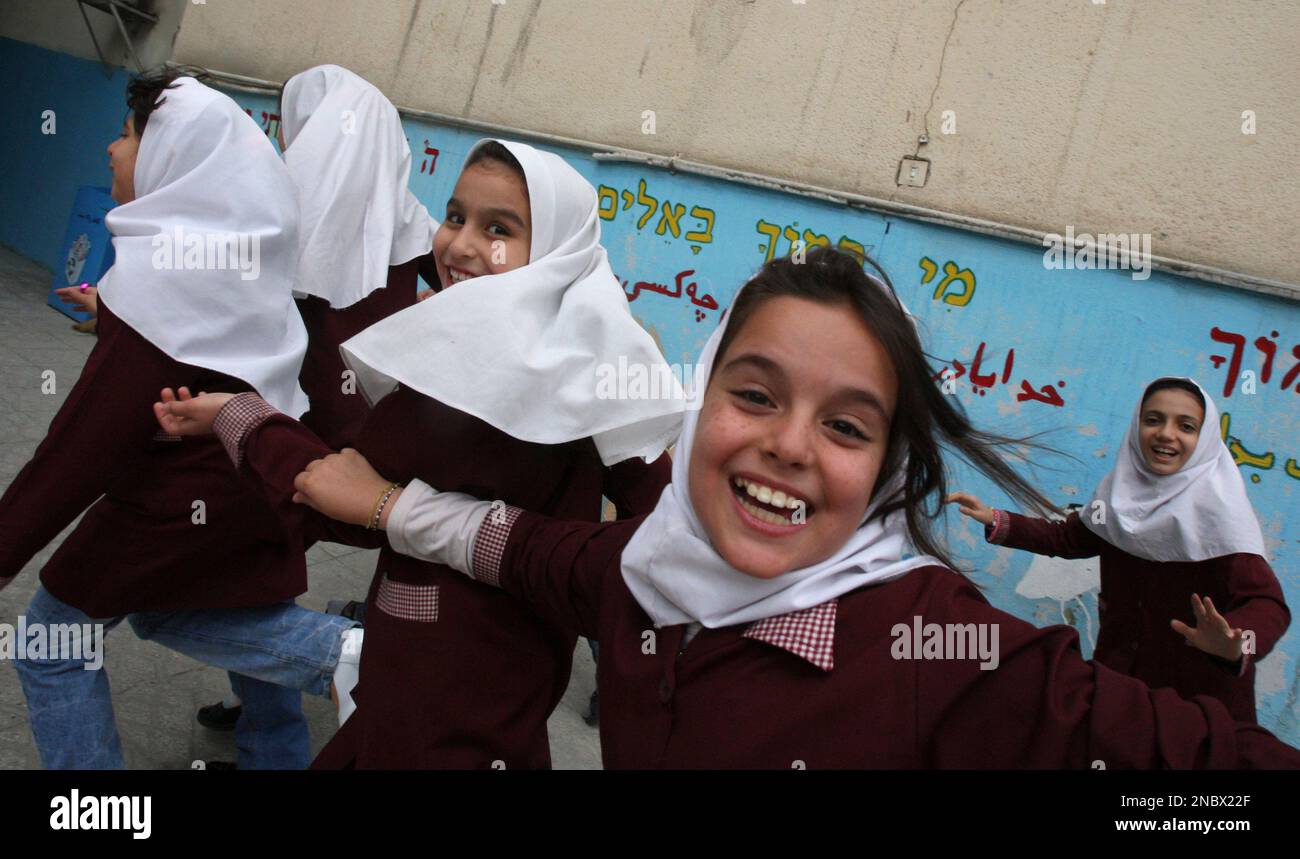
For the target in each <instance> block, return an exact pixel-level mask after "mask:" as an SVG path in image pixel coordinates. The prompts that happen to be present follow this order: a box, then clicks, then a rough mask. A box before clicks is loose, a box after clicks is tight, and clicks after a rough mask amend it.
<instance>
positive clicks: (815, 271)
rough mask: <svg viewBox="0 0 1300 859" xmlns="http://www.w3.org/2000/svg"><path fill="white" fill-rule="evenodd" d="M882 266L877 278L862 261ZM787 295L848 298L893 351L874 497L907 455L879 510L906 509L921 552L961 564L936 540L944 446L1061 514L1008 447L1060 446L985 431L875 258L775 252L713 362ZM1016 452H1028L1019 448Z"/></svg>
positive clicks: (1016, 493)
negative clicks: (948, 388) (937, 370)
mask: <svg viewBox="0 0 1300 859" xmlns="http://www.w3.org/2000/svg"><path fill="white" fill-rule="evenodd" d="M864 263H865V264H867V265H870V266H872V267H873V268H874V269H875V270H876V271H878V272H879V273H880V278H879V279H873V278H872V277H871V276H868V275H867V273H866V272H865V271H863V264H864ZM780 296H789V297H794V298H803V299H807V300H810V301H816V302H819V303H822V304H840V305H844V306H847V307H849V308H851V309H852V310H854V311H855V312H856V313H857V314H858V316H859V317H861V319H862V321H863V322H864V323H866V325H867V327H868V328H870V329H871V331H872V333H873V334H875V336H876V338H877V339H878V340H879V341H880V344H881V345H882V346H883V347H884V348H885V351H886V352H887V353H888V354H889V357H890V359H891V360H892V361H893V364H894V369H895V371H896V372H897V373H898V403H897V405H896V407H895V410H894V419H893V421H892V422H891V423H890V427H889V442H888V447H887V452H886V454H885V462H884V464H883V465H882V467H881V469H880V475H879V477H878V478H877V480H876V485H875V486H874V487H873V488H872V494H873V496H874V494H875V493H876V492H877V491H878V490H879V489H880V487H881V486H883V485H885V483H886V482H887V481H888V480H890V479H891V478H892V477H893V476H894V474H895V473H897V472H898V470H899V468H900V466H901V463H902V460H903V459H904V457H906V459H907V468H906V473H905V474H904V478H903V489H902V492H901V494H899V495H898V496H897V497H895V498H894V499H892V500H890V501H889V502H888V503H886V504H884V505H882V506H881V508H880V510H879V511H877V513H876V515H877V516H885V515H887V514H889V513H891V512H893V511H894V510H898V509H899V508H902V510H903V511H904V513H905V515H906V517H907V530H908V533H909V535H910V536H911V538H912V544H913V546H914V547H915V548H916V550H917V551H918V552H920V553H921V554H926V555H933V556H934V557H936V558H938V559H939V560H940V561H942V562H943V563H944V564H946V565H947V566H948V567H950V568H953V569H956V567H955V566H954V564H953V563H952V561H951V559H950V558H949V556H948V553H947V550H946V548H945V547H944V546H943V545H942V544H941V542H940V541H939V540H938V539H937V538H936V537H935V535H934V531H933V523H934V520H935V519H937V518H938V517H939V515H940V514H941V513H942V512H943V499H944V497H945V496H946V495H947V494H948V492H947V485H948V481H947V473H946V469H945V467H944V461H943V456H942V449H943V448H944V447H948V448H951V449H952V450H953V451H955V452H956V453H957V454H958V455H959V456H961V457H962V458H963V459H965V460H966V461H967V462H969V463H970V464H971V465H972V466H974V467H975V468H977V469H978V470H979V471H980V472H982V473H983V474H984V475H985V476H987V477H988V478H989V479H990V480H992V481H993V482H994V483H995V484H996V485H997V486H998V487H1000V488H1001V489H1002V490H1003V491H1005V492H1006V493H1007V494H1008V495H1010V496H1011V497H1012V498H1015V499H1016V500H1017V501H1019V502H1021V503H1022V504H1024V505H1025V506H1027V507H1030V508H1033V509H1036V510H1037V511H1039V512H1041V513H1045V512H1047V511H1052V512H1056V513H1060V512H1061V511H1060V510H1059V509H1058V508H1057V507H1056V505H1054V504H1053V503H1052V502H1051V501H1049V500H1048V499H1047V497H1046V496H1044V495H1043V494H1042V493H1041V492H1039V491H1038V490H1037V489H1036V488H1034V486H1033V485H1032V484H1031V483H1029V481H1028V480H1026V479H1025V478H1023V477H1021V476H1020V474H1018V473H1017V472H1016V470H1015V469H1013V468H1012V467H1011V466H1010V465H1009V464H1008V463H1007V460H1006V459H1005V458H1004V456H1003V454H1002V451H1004V450H1015V449H1017V448H1020V449H1023V448H1026V447H1028V448H1037V449H1039V450H1042V451H1047V452H1051V453H1055V451H1053V450H1052V449H1051V448H1048V447H1046V446H1044V445H1042V444H1040V443H1038V442H1036V441H1034V440H1033V437H1030V438H1010V437H1007V436H1001V435H996V434H994V433H989V432H985V431H983V430H979V429H976V428H975V427H974V426H973V425H972V424H971V422H970V420H969V419H968V418H967V417H966V413H965V411H964V410H963V409H962V408H961V405H960V403H958V402H957V401H956V399H955V398H954V397H951V396H948V395H946V394H944V393H943V392H942V391H941V390H940V389H939V387H938V386H937V385H935V383H934V371H933V369H932V368H931V366H930V363H929V360H930V359H929V356H927V355H926V353H925V351H924V350H923V349H922V348H921V341H920V338H919V337H918V336H917V333H916V328H915V327H914V326H913V324H912V321H911V319H909V318H908V315H907V313H906V312H905V311H904V310H903V306H902V304H901V303H900V302H899V300H898V296H897V295H895V294H894V288H893V285H892V284H891V283H890V282H889V277H888V275H886V274H885V272H884V270H883V269H881V268H880V266H878V265H876V263H875V262H874V261H873V260H871V259H870V258H867V259H865V260H859V259H858V258H856V257H855V256H851V255H849V254H847V253H844V252H842V251H838V250H835V249H833V248H818V249H816V250H813V251H810V252H808V253H807V255H806V257H805V258H804V260H803V261H802V262H799V261H797V260H795V259H791V258H789V257H785V258H780V259H773V260H771V261H770V262H768V263H767V264H766V265H764V266H763V268H762V269H761V270H760V271H759V273H758V274H757V275H755V276H754V277H753V278H752V279H751V280H750V281H749V283H748V284H746V285H745V287H744V289H743V290H742V291H741V293H740V296H739V297H738V298H737V299H736V301H735V303H734V304H733V305H732V306H731V309H730V310H729V311H728V313H729V314H730V317H731V318H730V321H729V322H728V324H727V330H726V333H725V334H724V335H723V338H722V342H721V343H719V344H718V355H717V357H716V358H715V359H714V364H713V366H714V367H718V366H721V364H722V357H723V355H725V354H726V351H727V348H728V346H730V345H731V341H732V340H734V339H735V337H736V334H737V333H738V332H739V331H740V330H741V329H742V328H744V327H745V322H746V320H747V319H748V318H749V317H750V315H751V314H753V312H754V310H755V309H757V308H758V307H759V306H761V305H762V304H763V303H764V302H766V301H769V300H771V299H773V298H777V297H780ZM1017 458H1022V457H1020V456H1019V455H1017Z"/></svg>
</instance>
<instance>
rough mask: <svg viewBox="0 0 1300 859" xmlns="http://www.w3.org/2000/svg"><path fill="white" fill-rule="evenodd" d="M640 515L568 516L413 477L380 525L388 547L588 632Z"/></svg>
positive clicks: (592, 632)
mask: <svg viewBox="0 0 1300 859" xmlns="http://www.w3.org/2000/svg"><path fill="white" fill-rule="evenodd" d="M643 519H644V516H637V517H634V518H632V519H621V520H619V521H617V522H606V523H594V522H569V521H564V520H560V519H553V518H550V517H548V516H542V515H540V514H537V513H529V512H526V511H524V510H521V509H520V508H518V507H511V506H509V505H506V504H503V503H502V502H500V501H483V500H480V499H476V498H472V497H471V496H468V495H464V494H462V493H459V492H437V491H436V490H434V489H433V488H432V487H429V486H428V485H426V484H424V483H422V482H420V481H418V480H413V481H411V483H410V484H409V485H408V486H407V487H406V489H405V491H404V492H403V494H402V497H401V499H399V501H398V503H397V504H395V505H393V509H392V513H391V515H390V516H389V517H388V521H387V523H386V527H387V532H388V540H389V544H390V545H391V546H392V547H393V550H394V551H397V552H400V553H402V554H404V555H409V556H411V557H414V558H418V559H420V560H422V561H429V562H431V563H436V564H446V565H447V566H449V567H452V568H453V569H456V570H459V571H460V572H462V573H465V574H466V575H469V576H471V577H472V578H474V579H476V580H478V581H480V582H483V583H484V584H488V585H491V586H493V587H498V588H501V589H503V590H505V591H508V592H509V593H511V594H513V595H515V596H517V597H519V598H520V599H522V600H524V601H525V602H526V603H528V604H529V605H530V606H531V607H532V608H533V610H534V611H536V612H537V613H538V615H540V616H541V617H543V618H545V619H546V620H547V621H549V622H551V623H553V624H555V625H558V626H561V627H565V628H569V629H576V630H577V631H578V632H579V633H581V634H582V635H585V636H588V637H596V636H598V635H599V625H600V623H599V621H600V609H601V605H602V596H603V594H604V593H605V590H604V589H605V588H606V587H607V586H609V577H610V576H612V575H618V568H619V561H620V558H621V556H622V552H623V547H624V546H626V545H627V543H628V541H629V540H631V539H632V535H633V534H634V533H635V532H636V529H637V528H638V527H640V525H641V522H642V520H643Z"/></svg>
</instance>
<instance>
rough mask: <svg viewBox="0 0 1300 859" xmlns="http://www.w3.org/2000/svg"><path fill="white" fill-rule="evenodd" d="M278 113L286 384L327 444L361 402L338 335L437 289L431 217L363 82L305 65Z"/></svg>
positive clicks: (399, 145) (403, 146)
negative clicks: (292, 213) (299, 352)
mask: <svg viewBox="0 0 1300 859" xmlns="http://www.w3.org/2000/svg"><path fill="white" fill-rule="evenodd" d="M279 112H280V116H281V121H280V130H279V140H280V148H281V149H282V150H283V151H284V161H285V164H286V165H287V166H288V168H289V175H290V176H291V177H292V178H293V184H294V188H295V190H296V191H297V198H298V204H299V209H300V216H301V217H300V222H299V229H298V239H299V240H298V245H299V250H298V285H297V289H296V291H295V298H296V299H297V300H296V302H295V303H296V304H297V306H298V312H299V313H300V314H301V315H302V321H303V324H304V325H305V326H306V328H307V353H306V355H305V356H304V357H303V362H302V368H301V370H299V372H298V382H299V384H300V385H301V386H302V389H303V391H304V392H305V393H306V394H307V399H308V402H309V408H308V410H307V413H306V414H304V415H303V416H302V422H303V423H304V424H306V425H307V426H308V427H309V428H310V429H311V430H312V431H313V432H315V433H316V434H317V435H318V436H320V438H321V440H322V441H324V442H325V443H326V444H328V445H329V446H330V447H331V448H334V449H336V450H337V449H340V448H343V447H345V446H346V445H348V444H351V443H352V441H353V439H355V438H356V435H357V433H358V432H359V431H360V430H361V426H362V424H364V423H365V420H366V415H367V414H368V413H369V411H370V405H369V403H367V402H366V400H365V397H363V396H362V395H361V393H360V392H359V391H358V390H357V385H356V384H355V381H353V380H350V379H349V373H348V370H347V367H346V365H344V363H343V358H342V355H341V354H340V353H339V344H341V343H342V342H343V341H345V340H347V339H349V338H350V337H354V336H356V335H357V334H359V333H360V332H362V331H364V330H365V329H366V328H369V327H370V326H371V325H373V324H375V323H376V322H378V321H379V320H381V319H383V318H385V317H387V316H391V315H392V314H394V313H396V312H397V311H399V310H403V309H405V308H407V307H410V306H411V305H412V304H414V303H415V301H416V290H417V275H422V276H423V277H424V278H425V280H426V281H431V282H433V283H434V284H435V285H437V286H439V287H441V284H439V283H438V279H437V276H436V273H435V272H434V266H433V257H432V255H431V254H430V249H431V248H432V246H433V232H434V230H435V229H437V226H438V225H437V223H436V222H435V221H434V220H433V219H432V218H431V217H430V216H429V212H428V210H427V209H425V207H424V206H423V205H422V204H421V203H420V201H419V200H417V199H416V198H415V195H414V194H412V193H411V191H410V188H409V187H408V182H409V179H410V173H411V149H410V146H409V145H408V144H407V142H406V135H405V132H404V131H403V129H402V120H401V117H400V116H399V115H398V113H397V109H396V108H395V107H393V104H392V102H390V101H389V100H388V98H387V97H385V96H384V94H383V93H382V92H380V91H379V90H378V89H377V88H376V87H375V86H373V85H371V84H370V83H369V82H368V81H366V80H365V79H363V78H361V77H360V76H359V75H357V74H355V73H353V72H351V71H349V70H347V69H345V68H342V67H340V66H335V65H323V66H316V67H314V68H310V69H307V70H306V71H304V72H300V73H299V74H296V75H294V76H293V77H291V78H289V80H288V81H286V82H285V85H284V90H283V92H282V94H281V96H280V111H279ZM356 605H357V604H356V603H352V604H349V605H348V606H345V608H344V612H345V613H346V614H351V613H352V612H354V611H355V609H356ZM240 715H241V711H240V708H239V706H238V703H237V701H235V700H231V699H229V698H228V699H226V700H225V701H222V702H219V703H217V704H213V705H210V706H208V707H203V708H201V709H200V710H199V714H198V718H199V721H200V722H201V723H203V724H205V725H208V726H210V727H214V728H218V729H221V728H229V727H231V726H233V725H234V724H235V723H236V720H237V719H238V717H239V716H240Z"/></svg>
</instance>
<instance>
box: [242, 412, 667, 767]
mask: <svg viewBox="0 0 1300 859" xmlns="http://www.w3.org/2000/svg"><path fill="white" fill-rule="evenodd" d="M356 449H357V450H358V451H360V452H361V453H362V454H363V455H364V456H365V457H366V458H367V459H368V460H369V461H370V463H371V465H372V466H374V468H375V470H376V471H378V472H379V473H380V474H382V475H384V476H385V477H386V478H388V479H390V480H396V481H400V482H402V483H406V482H408V481H410V480H411V479H413V478H419V479H421V480H423V481H425V482H427V483H429V484H430V485H432V486H435V487H437V488H439V489H445V490H455V491H459V492H466V493H469V494H471V495H476V496H478V497H482V498H491V499H501V500H503V501H506V502H507V503H510V504H526V505H529V506H532V507H535V508H537V509H539V510H545V511H548V512H552V513H554V514H555V515H557V516H563V517H566V518H570V519H577V520H588V521H595V520H597V519H598V518H599V515H600V499H601V494H602V492H604V493H605V494H607V495H609V496H610V497H611V499H612V500H613V501H614V502H615V504H618V505H619V506H620V509H637V510H642V511H643V510H646V509H649V508H650V507H652V506H653V505H654V503H655V501H657V499H658V496H659V493H660V492H661V491H662V489H663V487H664V486H666V485H667V483H668V479H669V475H670V474H671V465H670V463H669V461H668V458H667V457H666V456H665V457H663V458H662V459H661V460H660V461H657V462H656V463H655V464H654V465H653V466H645V465H644V464H641V465H640V466H639V467H638V466H637V465H636V464H635V463H631V464H620V466H618V467H617V468H618V471H614V470H607V469H605V468H603V467H602V465H601V461H600V457H599V455H598V454H597V452H596V447H595V445H594V444H593V443H592V441H591V440H590V439H583V440H581V441H576V442H570V443H568V444H558V445H541V444H532V443H529V442H523V441H520V440H518V439H515V438H512V437H511V436H508V435H506V434H505V433H503V432H501V431H499V430H497V429H495V428H494V427H492V426H490V425H489V424H487V423H484V422H483V421H480V420H479V419H477V418H475V417H472V416H470V415H467V414H465V413H463V412H460V411H457V410H455V409H452V408H449V407H447V406H445V405H443V404H441V403H439V402H437V401H436V400H433V399H431V398H429V397H426V396H423V395H421V394H419V393H416V392H415V391H412V390H410V389H408V388H399V389H398V390H397V391H395V392H394V393H392V394H390V395H388V396H387V397H385V398H384V399H382V400H381V401H380V402H379V403H377V404H376V405H375V408H374V410H373V411H372V412H371V414H370V416H369V417H368V418H367V420H366V422H365V424H364V426H363V427H362V429H361V432H360V434H359V435H358V436H357V439H356ZM243 450H244V459H243V465H242V468H243V470H244V473H247V474H250V475H253V476H255V477H256V478H257V479H258V480H259V481H260V482H261V484H262V486H263V488H264V490H265V493H266V497H267V498H268V499H269V501H270V502H271V503H272V504H274V506H275V508H276V510H277V512H278V513H279V515H280V517H281V518H282V520H283V521H284V522H285V523H286V524H287V525H288V526H289V527H290V529H291V530H292V531H293V532H294V533H296V534H298V535H301V537H302V539H304V540H312V539H324V540H333V541H335V542H341V543H348V544H351V545H357V546H370V547H380V548H381V549H382V551H381V552H380V555H379V561H378V564H377V566H376V568H375V576H374V580H373V582H372V583H371V587H370V592H369V595H368V596H367V611H366V638H365V647H364V648H363V649H362V654H361V677H362V679H361V681H360V683H359V684H358V686H357V687H356V689H355V690H354V691H353V693H352V696H353V698H354V699H355V700H356V701H357V710H356V711H355V712H354V713H353V715H352V716H351V718H349V719H348V721H347V722H346V723H345V724H344V725H343V727H342V728H340V729H339V732H338V733H337V734H336V735H335V736H334V738H333V739H332V740H331V741H330V742H329V744H328V745H326V747H325V748H324V749H323V750H322V751H321V753H320V756H319V757H318V758H317V759H316V761H315V763H314V764H313V766H314V767H316V768H346V767H356V768H388V769H399V768H400V769H406V768H421V769H425V768H482V769H486V768H489V767H492V766H494V765H495V766H497V767H501V766H504V767H506V768H508V769H520V768H544V767H549V766H550V746H549V742H548V738H547V733H546V719H547V717H548V716H549V715H550V713H551V711H552V710H553V709H554V708H555V705H556V704H557V703H559V700H560V698H561V697H562V696H563V694H564V691H565V689H566V688H567V686H568V681H569V669H570V663H571V660H572V655H573V648H574V644H575V641H576V634H575V632H574V630H573V628H572V627H571V626H569V625H567V624H564V623H559V624H556V623H550V622H547V621H546V620H543V619H541V618H538V617H537V615H536V614H534V613H533V612H531V611H529V610H528V609H527V608H526V607H525V606H523V605H522V604H521V603H519V601H518V600H515V599H513V598H511V597H510V596H508V595H506V594H503V593H501V592H500V591H499V590H496V589H493V588H490V587H486V586H483V585H480V584H477V583H475V582H473V581H471V580H469V579H467V578H466V577H465V576H463V575H461V574H460V573H457V572H455V571H454V570H452V569H450V568H448V567H444V566H440V565H435V564H428V563H424V562H422V561H418V560H416V559H414V558H410V557H407V556H405V555H399V554H397V553H395V552H393V551H392V550H391V549H390V548H389V547H388V546H387V543H386V540H385V539H384V535H383V532H382V531H368V530H366V529H365V528H363V527H361V526H357V525H346V524H343V523H339V522H335V521H334V520H330V519H327V518H326V517H324V516H321V515H320V514H318V513H316V512H315V511H313V510H311V509H310V508H309V507H306V506H304V505H301V504H294V503H293V502H292V500H291V499H292V496H293V492H294V490H293V479H294V477H295V476H297V474H298V473H299V472H300V471H302V470H303V468H304V467H306V465H307V464H308V463H309V462H311V461H312V460H314V459H317V458H320V457H322V456H325V455H327V454H328V453H330V449H329V447H328V446H326V445H325V444H324V443H323V442H321V440H320V439H318V438H316V437H315V436H314V435H313V434H312V433H311V431H310V430H308V429H307V428H306V427H305V426H303V425H302V424H301V423H298V422H297V421H294V420H292V419H290V418H288V417H287V416H285V415H281V414H275V415H273V416H271V417H269V418H267V419H265V420H264V422H262V423H261V424H259V425H258V426H257V427H256V428H255V429H253V430H251V431H250V432H249V433H248V434H247V435H246V437H245V440H244V447H243Z"/></svg>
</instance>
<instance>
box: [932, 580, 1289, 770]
mask: <svg viewBox="0 0 1300 859" xmlns="http://www.w3.org/2000/svg"><path fill="white" fill-rule="evenodd" d="M936 578H937V581H936V585H935V586H934V587H933V588H932V590H931V593H930V595H929V599H928V601H927V602H928V604H927V605H926V607H925V617H924V620H925V621H926V622H937V623H939V624H941V625H944V626H945V628H947V625H949V624H955V625H960V626H961V628H962V629H965V628H967V627H968V626H970V627H972V628H974V629H975V630H978V631H979V632H980V634H982V635H983V638H981V639H980V640H981V641H985V640H988V641H992V642H994V648H993V649H994V651H995V654H994V657H993V659H991V660H986V661H985V662H984V663H983V664H984V665H989V664H990V663H991V664H992V667H991V668H989V669H988V670H984V669H982V668H981V663H978V662H975V661H972V660H970V659H928V660H925V661H918V662H917V663H916V665H917V672H918V695H917V699H918V703H919V706H918V716H917V718H918V726H917V729H918V736H919V737H920V738H921V742H922V744H923V749H922V751H923V757H924V758H925V759H926V763H927V765H929V766H935V767H946V768H987V767H995V768H1079V769H1087V768H1096V769H1100V768H1106V769H1164V768H1170V769H1200V768H1242V769H1245V768H1300V751H1298V750H1296V749H1294V748H1292V747H1291V746H1288V745H1286V744H1285V743H1283V742H1281V741H1280V740H1278V739H1277V738H1276V737H1274V736H1273V735H1272V734H1270V733H1269V732H1268V731H1266V730H1264V729H1263V728H1261V727H1259V726H1258V725H1254V724H1249V723H1245V722H1236V721H1234V720H1233V719H1232V717H1231V716H1230V715H1229V714H1228V710H1227V708H1226V707H1225V706H1224V705H1223V704H1222V702H1220V701H1219V700H1217V699H1215V698H1212V697H1209V696H1204V695H1202V696H1197V697H1195V698H1192V699H1184V698H1181V697H1179V696H1178V694H1177V693H1175V692H1174V691H1173V690H1172V689H1151V688H1148V687H1147V686H1146V685H1145V684H1143V683H1142V682H1141V681H1140V680H1137V679H1135V678H1133V677H1129V676H1127V675H1124V674H1120V673H1119V672H1117V671H1113V670H1111V669H1109V668H1107V667H1105V666H1104V665H1100V664H1098V663H1095V662H1090V661H1085V660H1084V659H1083V656H1082V654H1081V653H1080V651H1079V639H1078V633H1077V632H1076V631H1075V630H1074V629H1072V628H1071V627H1068V626H1053V627H1047V628H1044V629H1039V628H1036V627H1034V626H1033V625H1031V624H1029V623H1026V622H1025V621H1022V620H1020V619H1019V618H1017V617H1014V616H1012V615H1010V614H1007V613H1006V612H1003V611H1000V610H998V609H996V608H994V607H993V606H991V605H989V604H988V602H987V601H986V600H985V599H984V598H983V596H982V595H981V594H980V593H979V592H978V591H977V590H976V589H975V588H974V587H973V586H972V585H971V584H970V583H969V582H967V581H966V580H964V579H961V578H960V577H957V576H955V575H952V574H949V575H948V576H945V577H943V578H942V579H939V578H938V577H936Z"/></svg>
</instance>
